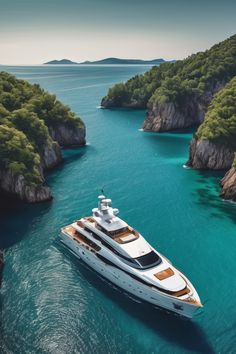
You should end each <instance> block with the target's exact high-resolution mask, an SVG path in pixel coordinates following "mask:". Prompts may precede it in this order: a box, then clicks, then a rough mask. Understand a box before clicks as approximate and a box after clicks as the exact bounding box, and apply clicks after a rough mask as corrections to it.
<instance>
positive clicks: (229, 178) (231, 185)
mask: <svg viewBox="0 0 236 354" xmlns="http://www.w3.org/2000/svg"><path fill="white" fill-rule="evenodd" d="M221 186H222V191H221V194H220V196H221V197H222V198H223V199H228V200H232V201H234V202H236V169H235V168H234V167H232V168H231V169H230V170H229V171H228V172H227V173H226V175H225V176H224V178H223V179H222V180H221Z"/></svg>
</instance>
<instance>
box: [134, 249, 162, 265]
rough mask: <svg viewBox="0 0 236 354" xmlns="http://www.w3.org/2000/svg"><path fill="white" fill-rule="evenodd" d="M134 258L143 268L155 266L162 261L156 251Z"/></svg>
mask: <svg viewBox="0 0 236 354" xmlns="http://www.w3.org/2000/svg"><path fill="white" fill-rule="evenodd" d="M134 259H135V261H136V262H137V263H138V264H139V265H140V266H141V267H142V268H149V267H154V266H156V265H157V264H159V263H161V258H160V257H159V256H158V254H156V253H155V252H154V251H151V252H150V253H147V254H145V255H144V256H140V257H137V258H134Z"/></svg>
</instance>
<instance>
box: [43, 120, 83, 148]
mask: <svg viewBox="0 0 236 354" xmlns="http://www.w3.org/2000/svg"><path fill="white" fill-rule="evenodd" d="M49 133H50V135H51V137H52V139H53V140H55V141H57V142H58V144H59V145H60V146H63V147H68V146H81V145H85V142H86V141H85V134H86V130H85V126H81V127H71V126H69V125H68V124H57V125H56V126H54V127H52V126H49Z"/></svg>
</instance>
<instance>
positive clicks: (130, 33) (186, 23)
mask: <svg viewBox="0 0 236 354" xmlns="http://www.w3.org/2000/svg"><path fill="white" fill-rule="evenodd" d="M235 33H236V1H235V0H224V1H223V0H221V1H219V0H214V1H213V0H195V1H192V0H175V1H174V0H162V1H159V0H142V1H141V0H37V1H35V0H0V64H8V65H27V64H42V63H44V62H46V61H49V60H52V59H62V58H68V59H71V60H73V61H76V62H80V61H84V60H97V59H102V58H106V57H119V58H140V59H154V58H164V59H166V60H170V59H182V58H185V57H187V56H188V55H191V54H192V53H196V52H198V51H202V50H205V49H207V48H210V47H211V46H212V45H213V44H215V43H218V42H220V41H222V40H224V39H226V38H227V37H229V36H231V35H233V34H235Z"/></svg>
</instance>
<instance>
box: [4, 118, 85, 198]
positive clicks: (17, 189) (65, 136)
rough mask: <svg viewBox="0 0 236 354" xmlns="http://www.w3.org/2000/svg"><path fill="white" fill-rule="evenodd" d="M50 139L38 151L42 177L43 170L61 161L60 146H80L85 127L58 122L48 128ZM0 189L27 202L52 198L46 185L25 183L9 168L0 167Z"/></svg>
mask: <svg viewBox="0 0 236 354" xmlns="http://www.w3.org/2000/svg"><path fill="white" fill-rule="evenodd" d="M49 132H50V135H51V137H52V139H53V140H52V141H50V142H49V143H48V144H47V145H45V146H44V147H42V149H41V152H40V166H39V170H40V174H41V176H42V178H43V179H44V171H46V170H49V169H52V168H54V167H55V166H57V165H58V164H59V163H60V162H61V161H62V153H61V147H64V146H66V147H70V146H71V147H75V146H82V145H84V144H85V143H86V141H85V128H82V127H80V128H77V129H72V128H71V127H68V126H67V125H63V124H60V125H59V126H57V127H53V128H52V127H51V128H50V129H49ZM0 189H1V190H2V191H4V192H5V193H9V194H12V195H15V196H16V197H17V198H19V199H20V200H22V201H26V202H29V203H36V202H42V201H47V200H50V199H52V193H51V191H50V189H49V188H48V187H47V186H44V185H41V186H38V187H36V188H34V187H31V186H29V185H27V183H26V180H25V178H24V176H23V175H17V174H14V173H13V172H12V171H11V170H9V169H5V168H1V169H0Z"/></svg>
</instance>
